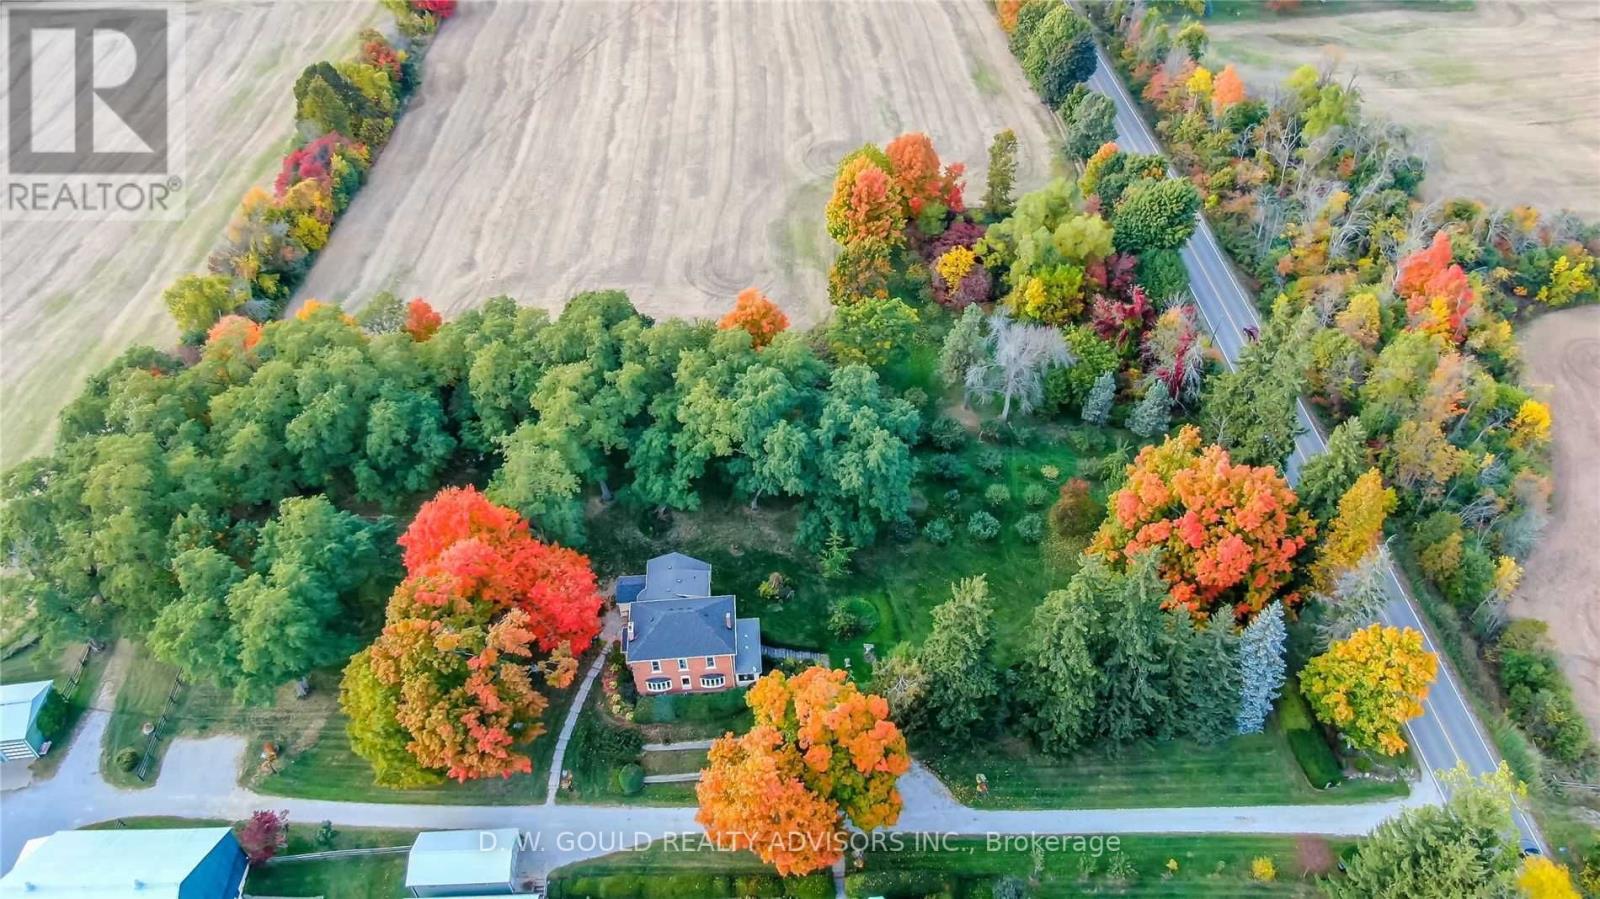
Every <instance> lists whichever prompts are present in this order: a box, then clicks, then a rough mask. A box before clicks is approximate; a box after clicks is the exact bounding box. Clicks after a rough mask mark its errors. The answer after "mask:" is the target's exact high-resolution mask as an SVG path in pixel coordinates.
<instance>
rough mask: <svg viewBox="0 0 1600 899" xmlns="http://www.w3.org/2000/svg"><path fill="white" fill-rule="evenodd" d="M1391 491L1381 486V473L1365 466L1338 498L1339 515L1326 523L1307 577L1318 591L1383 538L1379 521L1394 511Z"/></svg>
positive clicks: (1331, 583)
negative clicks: (1327, 524) (1323, 536)
mask: <svg viewBox="0 0 1600 899" xmlns="http://www.w3.org/2000/svg"><path fill="white" fill-rule="evenodd" d="M1395 502H1396V498H1395V495H1394V490H1392V489H1390V488H1388V487H1385V486H1383V474H1382V473H1381V472H1379V471H1378V469H1376V468H1369V469H1367V470H1366V472H1365V473H1363V474H1362V475H1361V477H1359V478H1356V481H1355V483H1354V484H1351V485H1350V489H1349V490H1346V491H1345V492H1344V495H1343V496H1341V497H1340V498H1339V514H1337V515H1335V516H1334V518H1333V522H1332V523H1331V524H1329V526H1328V537H1327V539H1325V540H1323V541H1322V549H1321V551H1320V552H1318V553H1317V561H1316V562H1315V563H1314V564H1313V565H1312V566H1311V576H1312V579H1313V580H1314V581H1315V583H1316V587H1317V589H1318V590H1322V591H1326V590H1328V589H1329V588H1330V587H1332V586H1333V582H1334V580H1336V579H1337V578H1338V577H1339V575H1340V574H1342V573H1344V572H1346V571H1349V570H1350V569H1351V568H1354V567H1355V566H1356V563H1357V562H1360V561H1361V559H1362V558H1363V557H1365V556H1366V554H1367V553H1370V552H1372V551H1373V550H1374V549H1376V548H1377V546H1378V541H1379V540H1381V539H1383V522H1384V520H1385V519H1386V518H1388V517H1389V513H1390V512H1393V511H1394V507H1395Z"/></svg>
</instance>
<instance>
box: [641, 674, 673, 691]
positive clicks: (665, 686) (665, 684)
mask: <svg viewBox="0 0 1600 899" xmlns="http://www.w3.org/2000/svg"><path fill="white" fill-rule="evenodd" d="M644 688H645V689H646V690H648V691H649V692H651V693H665V692H667V691H668V690H670V689H672V681H670V680H668V679H666V678H664V677H652V678H650V679H649V680H647V681H645V682H644Z"/></svg>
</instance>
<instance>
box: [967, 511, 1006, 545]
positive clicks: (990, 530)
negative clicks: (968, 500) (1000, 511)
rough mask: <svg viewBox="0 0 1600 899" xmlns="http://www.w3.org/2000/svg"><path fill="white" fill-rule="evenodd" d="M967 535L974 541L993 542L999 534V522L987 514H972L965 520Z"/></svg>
mask: <svg viewBox="0 0 1600 899" xmlns="http://www.w3.org/2000/svg"><path fill="white" fill-rule="evenodd" d="M967 533H968V534H970V535H971V536H972V537H973V539H976V540H993V539H994V538H995V537H997V536H999V534H1000V521H999V519H997V518H995V517H994V516H993V515H990V514H989V513H988V512H974V513H972V517H971V518H968V519H967Z"/></svg>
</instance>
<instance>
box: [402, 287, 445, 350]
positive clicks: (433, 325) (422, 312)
mask: <svg viewBox="0 0 1600 899" xmlns="http://www.w3.org/2000/svg"><path fill="white" fill-rule="evenodd" d="M443 324H444V318H443V317H442V316H440V315H439V313H437V312H434V311H433V307H432V306H430V305H428V301H427V300H424V299H423V298H422V297H417V298H416V299H414V300H412V301H411V304H410V305H408V306H407V307H406V323H405V332H406V333H407V334H410V335H411V339H412V340H415V341H416V342H417V343H422V342H424V341H426V340H427V339H428V338H430V337H432V336H433V335H434V332H436V331H438V330H439V328H440V327H441V326H442V325H443Z"/></svg>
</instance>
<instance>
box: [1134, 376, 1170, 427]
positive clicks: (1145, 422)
mask: <svg viewBox="0 0 1600 899" xmlns="http://www.w3.org/2000/svg"><path fill="white" fill-rule="evenodd" d="M1171 423H1172V394H1170V393H1168V392H1167V383H1166V382H1165V381H1163V380H1161V379H1160V378H1152V379H1151V380H1150V386H1149V387H1148V388H1147V389H1146V390H1145V392H1144V399H1142V400H1140V401H1139V405H1137V406H1135V407H1134V409H1133V412H1132V413H1131V414H1129V415H1128V430H1130V431H1132V432H1133V433H1135V434H1138V435H1139V436H1140V437H1144V438H1147V439H1148V438H1150V437H1154V436H1156V435H1157V434H1165V433H1166V432H1167V428H1168V426H1170V425H1171Z"/></svg>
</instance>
